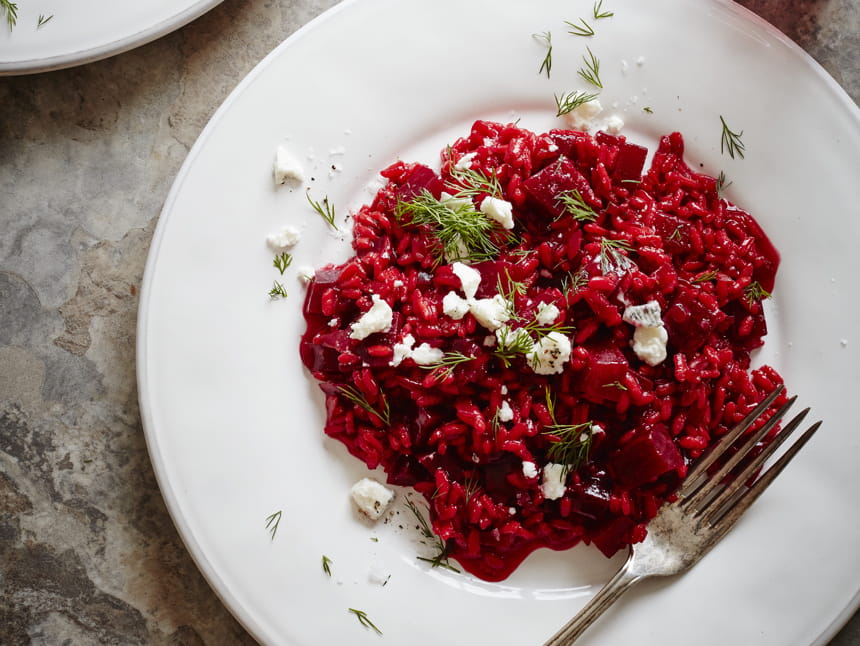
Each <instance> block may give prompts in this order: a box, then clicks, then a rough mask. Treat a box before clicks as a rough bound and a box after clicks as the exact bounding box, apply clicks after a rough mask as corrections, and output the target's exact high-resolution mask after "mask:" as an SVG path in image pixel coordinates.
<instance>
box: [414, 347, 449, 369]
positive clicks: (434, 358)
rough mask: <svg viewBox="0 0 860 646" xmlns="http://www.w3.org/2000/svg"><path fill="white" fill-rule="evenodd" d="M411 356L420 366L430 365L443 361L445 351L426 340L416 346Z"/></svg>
mask: <svg viewBox="0 0 860 646" xmlns="http://www.w3.org/2000/svg"><path fill="white" fill-rule="evenodd" d="M409 356H410V357H411V359H412V360H413V361H414V362H415V363H417V364H418V365H419V366H429V365H431V364H434V363H439V362H440V361H442V358H443V357H444V356H445V353H444V352H442V350H440V349H439V348H434V347H433V346H431V345H430V344H429V343H426V342H425V343H422V344H421V345H419V346H418V347H417V348H415V349H414V350H413V351H412V352H411V353H410V355H409Z"/></svg>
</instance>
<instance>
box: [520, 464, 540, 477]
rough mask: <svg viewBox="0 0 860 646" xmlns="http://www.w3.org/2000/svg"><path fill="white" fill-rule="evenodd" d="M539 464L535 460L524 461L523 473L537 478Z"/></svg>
mask: <svg viewBox="0 0 860 646" xmlns="http://www.w3.org/2000/svg"><path fill="white" fill-rule="evenodd" d="M537 474H538V472H537V466H535V463H534V462H528V461H526V462H523V475H524V476H525V477H526V478H537Z"/></svg>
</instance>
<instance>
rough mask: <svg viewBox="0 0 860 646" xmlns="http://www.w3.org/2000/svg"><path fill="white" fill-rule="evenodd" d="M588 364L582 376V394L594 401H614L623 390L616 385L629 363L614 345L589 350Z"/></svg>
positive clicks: (625, 372) (624, 373)
mask: <svg viewBox="0 0 860 646" xmlns="http://www.w3.org/2000/svg"><path fill="white" fill-rule="evenodd" d="M589 358H590V360H589V364H588V368H587V370H586V372H585V374H584V376H583V382H582V386H583V389H584V391H585V392H584V393H583V395H584V396H585V397H586V398H587V399H589V400H590V401H593V402H595V403H602V402H606V401H615V400H616V399H618V396H619V395H620V394H621V393H622V392H623V390H621V389H620V388H618V387H617V384H618V383H620V382H621V380H622V379H623V378H624V376H625V375H626V374H627V370H628V368H629V367H630V364H629V363H628V361H627V357H625V356H624V353H623V352H621V350H619V349H618V348H616V347H613V346H605V347H599V348H595V349H591V350H589Z"/></svg>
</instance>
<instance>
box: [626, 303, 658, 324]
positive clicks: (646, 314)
mask: <svg viewBox="0 0 860 646" xmlns="http://www.w3.org/2000/svg"><path fill="white" fill-rule="evenodd" d="M621 318H622V319H624V320H625V321H626V322H627V323H630V325H635V326H636V327H643V326H644V327H658V326H660V325H663V319H662V318H660V303H658V302H657V301H648V302H647V303H645V304H644V305H630V306H628V307H627V308H626V309H625V310H624V314H622V316H621Z"/></svg>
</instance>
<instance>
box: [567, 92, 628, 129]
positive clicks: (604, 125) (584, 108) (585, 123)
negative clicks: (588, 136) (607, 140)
mask: <svg viewBox="0 0 860 646" xmlns="http://www.w3.org/2000/svg"><path fill="white" fill-rule="evenodd" d="M602 113H603V106H602V105H601V104H600V101H599V100H597V99H592V100H591V101H586V102H585V103H583V104H582V105H580V106H578V107H576V108H574V109H573V110H571V111H570V112H568V113H567V114H566V115H564V118H565V120H566V121H567V124H568V125H569V126H570V127H571V129H573V130H583V131H589V130H603V131H605V132H608V133H609V134H613V135H615V134H618V133H619V132H621V129H622V128H624V119H622V118H621V117H619V116H618V115H609V116H607V117H603V118H598V117H600V115H601V114H602Z"/></svg>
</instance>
